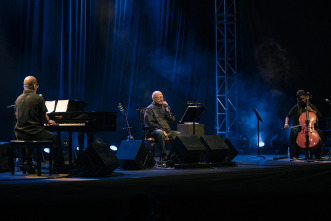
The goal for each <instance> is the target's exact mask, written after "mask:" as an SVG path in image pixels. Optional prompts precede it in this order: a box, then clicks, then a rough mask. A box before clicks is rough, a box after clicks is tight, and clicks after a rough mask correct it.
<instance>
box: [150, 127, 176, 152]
mask: <svg viewBox="0 0 331 221" xmlns="http://www.w3.org/2000/svg"><path fill="white" fill-rule="evenodd" d="M150 135H151V137H153V138H154V139H155V141H156V144H157V145H159V147H160V149H161V153H162V154H164V153H165V154H166V153H167V151H166V147H165V141H164V140H165V138H166V137H165V135H164V133H163V130H160V129H156V130H154V131H153V132H152V133H151V134H150ZM167 135H168V137H169V138H170V139H171V140H173V139H175V138H176V137H177V136H178V135H180V132H179V131H173V130H172V131H170V132H169V133H167Z"/></svg>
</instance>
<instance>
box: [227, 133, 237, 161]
mask: <svg viewBox="0 0 331 221" xmlns="http://www.w3.org/2000/svg"><path fill="white" fill-rule="evenodd" d="M224 142H225V143H226V145H228V147H229V151H228V154H227V155H226V157H225V161H227V162H230V161H232V160H233V159H234V158H235V157H236V156H237V155H238V153H239V152H238V150H237V149H236V148H235V147H234V146H233V145H232V143H231V142H230V140H229V139H228V138H226V139H225V140H224Z"/></svg>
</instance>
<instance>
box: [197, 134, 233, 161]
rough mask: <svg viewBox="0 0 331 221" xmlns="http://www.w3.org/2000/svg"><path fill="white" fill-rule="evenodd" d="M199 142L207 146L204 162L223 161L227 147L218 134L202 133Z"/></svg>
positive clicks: (226, 153)
mask: <svg viewBox="0 0 331 221" xmlns="http://www.w3.org/2000/svg"><path fill="white" fill-rule="evenodd" d="M200 141H201V143H203V144H204V145H205V147H206V148H207V152H206V155H205V158H204V160H205V162H207V163H210V162H223V161H225V159H226V157H227V155H228V152H229V149H230V148H229V147H228V145H227V144H226V143H225V142H224V141H223V139H222V138H221V137H220V136H218V135H203V136H201V137H200Z"/></svg>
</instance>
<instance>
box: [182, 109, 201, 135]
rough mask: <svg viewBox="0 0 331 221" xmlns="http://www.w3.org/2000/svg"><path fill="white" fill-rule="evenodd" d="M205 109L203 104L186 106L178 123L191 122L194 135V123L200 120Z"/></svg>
mask: <svg viewBox="0 0 331 221" xmlns="http://www.w3.org/2000/svg"><path fill="white" fill-rule="evenodd" d="M206 109H207V108H206V107H204V106H188V107H187V108H186V110H185V113H184V115H183V117H182V119H181V120H180V121H179V123H181V124H182V123H185V122H193V135H195V123H196V122H199V121H200V119H201V117H202V115H203V113H204V112H205V110H206Z"/></svg>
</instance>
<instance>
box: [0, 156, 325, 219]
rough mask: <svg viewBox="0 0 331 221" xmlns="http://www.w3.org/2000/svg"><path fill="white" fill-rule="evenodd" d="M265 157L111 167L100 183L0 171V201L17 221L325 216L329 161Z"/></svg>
mask: <svg viewBox="0 0 331 221" xmlns="http://www.w3.org/2000/svg"><path fill="white" fill-rule="evenodd" d="M265 157H266V158H265V159H260V158H258V157H256V156H254V155H238V156H237V157H236V158H235V159H234V160H233V161H234V162H235V165H234V166H229V167H217V168H216V167H215V168H196V169H174V168H162V167H158V168H153V169H148V170H121V169H116V170H115V171H114V172H113V173H112V175H111V176H109V177H102V178H87V177H69V176H68V175H67V174H61V175H52V176H48V175H47V174H43V175H42V176H41V177H38V176H36V175H23V174H22V173H17V174H16V175H14V176H13V175H10V173H0V193H1V203H2V205H3V206H2V208H7V209H6V210H4V211H6V212H13V215H14V217H16V218H17V219H18V218H21V215H22V213H17V211H22V210H23V211H25V210H26V211H30V209H33V210H35V209H36V208H40V209H39V213H38V214H36V216H37V217H39V218H42V217H43V216H45V215H47V213H49V212H52V213H53V214H54V211H58V212H57V213H56V214H54V220H55V218H61V217H62V216H64V215H63V214H64V213H66V214H67V215H66V217H70V218H77V217H80V218H87V217H90V218H96V217H94V215H97V217H99V216H102V217H103V216H105V217H107V218H108V219H107V220H118V219H119V220H126V218H128V217H129V216H130V215H132V214H134V216H135V217H136V216H142V214H140V213H139V211H140V212H142V213H143V214H144V215H146V214H150V213H152V214H154V216H155V214H157V215H158V216H159V217H165V220H182V218H183V217H184V218H185V219H186V220H187V219H190V220H197V219H200V220H201V219H206V218H207V217H215V215H217V214H219V215H221V216H222V217H228V218H230V217H237V218H254V219H260V218H261V219H262V218H263V219H265V218H270V215H271V214H272V216H273V217H278V216H279V218H281V217H282V216H283V215H284V217H288V216H289V217H291V216H292V215H293V216H294V215H295V216H294V217H298V216H300V214H301V215H302V214H304V213H302V212H298V211H296V210H294V208H295V207H296V206H298V205H300V207H298V208H300V211H301V210H302V209H303V210H304V207H305V204H306V203H308V202H309V207H310V210H318V211H319V212H318V214H316V213H314V215H315V216H319V215H325V216H329V215H328V213H329V212H328V211H329V208H330V206H331V204H330V200H329V195H330V187H331V160H330V159H329V158H328V157H326V159H325V160H323V161H314V162H308V161H306V160H304V159H299V160H295V161H292V160H290V159H288V158H283V157H286V156H280V155H265ZM293 210H294V211H293ZM289 212H291V214H289V215H285V214H286V213H289ZM293 212H294V213H293ZM136 213H137V214H136ZM138 213H139V214H138ZM303 217H305V216H303ZM101 220H102V219H101ZM142 220H144V219H142ZM146 220H147V219H146ZM152 220H153V219H152ZM161 220H164V219H161Z"/></svg>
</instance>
